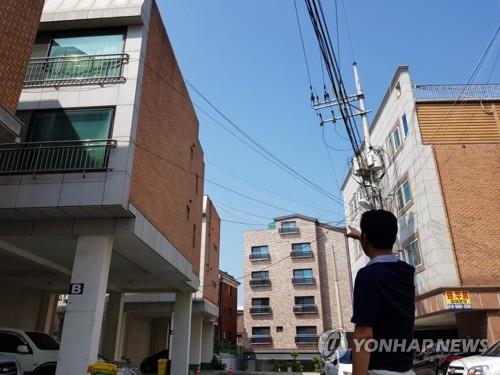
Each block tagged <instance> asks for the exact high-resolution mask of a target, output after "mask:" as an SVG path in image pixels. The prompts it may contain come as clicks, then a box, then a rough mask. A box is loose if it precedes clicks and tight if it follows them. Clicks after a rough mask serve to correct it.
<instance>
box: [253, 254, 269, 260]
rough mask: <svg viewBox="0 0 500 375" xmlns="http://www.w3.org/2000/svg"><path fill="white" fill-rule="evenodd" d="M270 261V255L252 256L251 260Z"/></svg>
mask: <svg viewBox="0 0 500 375" xmlns="http://www.w3.org/2000/svg"><path fill="white" fill-rule="evenodd" d="M269 259H271V256H270V255H269V253H260V254H259V253H256V254H250V260H269Z"/></svg>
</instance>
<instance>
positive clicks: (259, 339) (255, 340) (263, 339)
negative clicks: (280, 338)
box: [250, 335, 273, 344]
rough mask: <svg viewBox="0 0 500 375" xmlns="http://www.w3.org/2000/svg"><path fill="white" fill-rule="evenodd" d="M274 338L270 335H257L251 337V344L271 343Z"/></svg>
mask: <svg viewBox="0 0 500 375" xmlns="http://www.w3.org/2000/svg"><path fill="white" fill-rule="evenodd" d="M272 342H273V339H272V337H271V336H270V335H258V336H257V335H256V336H251V337H250V343H251V344H271V343H272Z"/></svg>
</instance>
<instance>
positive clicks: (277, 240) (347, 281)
mask: <svg viewBox="0 0 500 375" xmlns="http://www.w3.org/2000/svg"><path fill="white" fill-rule="evenodd" d="M346 246H347V242H346V239H345V229H344V228H338V227H334V226H330V225H328V224H324V223H321V222H319V221H318V220H317V219H314V218H311V217H307V216H303V215H288V216H282V217H277V218H275V219H274V225H273V226H272V227H271V228H269V229H263V230H253V231H248V232H245V235H244V274H245V275H248V276H249V277H248V278H247V279H245V283H244V290H245V300H244V321H245V325H244V329H245V330H246V332H247V334H248V336H249V340H250V344H251V346H252V353H247V354H246V358H249V359H250V360H249V368H250V369H256V370H271V369H273V366H274V365H275V364H277V363H279V362H280V361H281V362H289V361H290V360H291V359H292V357H291V353H294V352H297V353H298V359H299V360H301V361H302V362H303V363H304V364H306V366H307V365H309V366H312V363H311V360H312V356H313V355H315V354H317V353H318V349H317V344H318V339H319V336H320V335H321V334H322V333H323V332H324V331H327V330H330V329H333V328H343V329H345V330H346V331H348V332H352V324H351V323H350V319H351V315H352V305H351V304H352V298H351V295H352V288H351V277H350V274H349V269H350V267H349V264H348V261H349V260H348V255H347V248H346ZM244 357H245V355H244ZM306 368H307V367H306Z"/></svg>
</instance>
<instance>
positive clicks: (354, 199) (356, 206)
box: [350, 197, 358, 214]
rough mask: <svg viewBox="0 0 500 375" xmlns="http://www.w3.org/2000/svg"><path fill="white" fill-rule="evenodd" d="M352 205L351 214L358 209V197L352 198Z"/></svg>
mask: <svg viewBox="0 0 500 375" xmlns="http://www.w3.org/2000/svg"><path fill="white" fill-rule="evenodd" d="M350 206H351V214H354V213H355V212H356V211H357V210H358V201H357V199H356V197H354V198H352V200H351V204H350Z"/></svg>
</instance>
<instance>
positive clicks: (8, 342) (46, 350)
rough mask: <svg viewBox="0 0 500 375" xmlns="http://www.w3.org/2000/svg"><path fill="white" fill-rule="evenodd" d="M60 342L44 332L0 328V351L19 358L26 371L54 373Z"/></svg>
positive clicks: (45, 374) (43, 374)
mask: <svg viewBox="0 0 500 375" xmlns="http://www.w3.org/2000/svg"><path fill="white" fill-rule="evenodd" d="M58 351H59V343H58V342H57V341H56V340H54V339H53V338H52V337H51V336H49V335H47V334H46V333H43V332H36V331H25V330H21V329H10V328H9V329H8V328H0V353H2V354H8V355H11V356H13V357H15V358H16V359H17V361H18V362H19V363H20V365H21V368H22V369H23V371H24V373H25V374H26V373H29V374H33V375H53V374H55V372H56V364H57V354H58Z"/></svg>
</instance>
